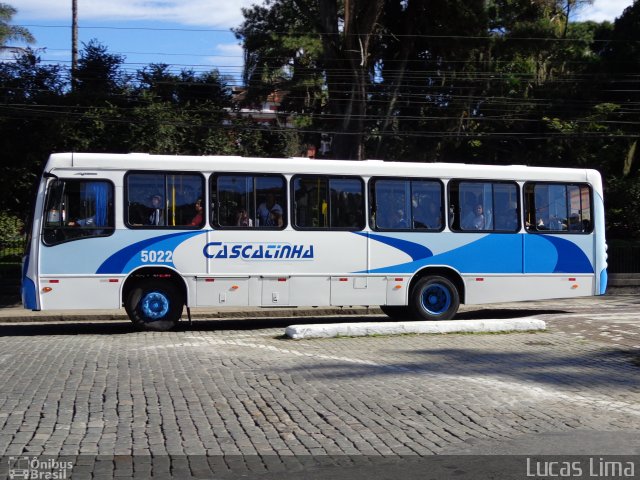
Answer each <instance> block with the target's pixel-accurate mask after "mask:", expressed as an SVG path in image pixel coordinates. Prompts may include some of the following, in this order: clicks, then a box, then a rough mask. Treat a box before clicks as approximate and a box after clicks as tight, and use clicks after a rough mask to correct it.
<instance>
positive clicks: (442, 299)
mask: <svg viewBox="0 0 640 480" xmlns="http://www.w3.org/2000/svg"><path fill="white" fill-rule="evenodd" d="M422 306H423V307H424V309H425V310H426V311H427V312H428V313H430V314H431V315H441V314H443V313H444V312H446V311H447V310H449V307H451V292H449V289H448V288H447V287H446V286H444V285H442V284H441V283H433V284H431V285H429V286H428V287H427V288H425V289H424V291H423V292H422Z"/></svg>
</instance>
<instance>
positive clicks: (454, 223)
mask: <svg viewBox="0 0 640 480" xmlns="http://www.w3.org/2000/svg"><path fill="white" fill-rule="evenodd" d="M461 183H476V184H486V183H489V184H491V185H512V186H515V187H516V191H515V196H516V203H517V205H516V214H517V218H516V220H517V228H516V229H514V230H504V229H501V230H498V229H496V228H495V223H496V212H495V210H496V209H495V191H494V189H493V188H492V198H491V201H492V205H491V206H492V212H491V215H492V219H491V224H492V228H488V229H482V230H468V229H462V228H461V226H460V221H461V216H462V215H461V213H462V212H461V208H462V207H461V205H459V204H458V203H459V200H460V198H459V192H460V184H461ZM453 186H456V187H457V191H458V198H457V199H456V201H455V203H452V202H451V190H452V187H453ZM520 187H521V186H520V184H519V183H518V181H517V180H494V179H491V178H487V179H484V178H482V179H481V178H452V179H450V180H449V181H448V182H447V207H448V209H449V210H450V209H451V205H452V204H453V205H457V208H458V212H457V213H456V212H453V216H452V215H451V214H450V213H449V214H448V215H447V217H448V218H447V222H448V225H449V229H450V230H451V231H452V232H454V233H475V234H478V233H480V234H483V233H497V234H507V235H513V234H515V233H519V232H521V231H522V224H523V221H522V218H523V211H524V209H523V205H522V201H521V188H520ZM483 210H484V211H485V212H486V207H484V206H483ZM456 215H458V216H457V217H456ZM456 219H457V220H456Z"/></svg>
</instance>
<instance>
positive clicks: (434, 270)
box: [408, 265, 466, 304]
mask: <svg viewBox="0 0 640 480" xmlns="http://www.w3.org/2000/svg"><path fill="white" fill-rule="evenodd" d="M432 275H440V276H442V277H445V278H446V279H448V280H449V281H450V282H451V283H453V284H454V285H455V287H456V288H457V289H458V295H459V297H460V304H463V303H465V293H466V289H465V284H464V280H463V279H462V275H461V274H460V272H458V271H457V270H456V269H455V268H452V267H448V266H441V265H436V266H428V267H425V268H423V269H421V270H418V271H417V272H416V274H415V275H414V276H413V277H412V278H411V282H410V283H409V290H408V294H409V295H411V292H412V291H413V287H414V286H415V284H416V283H417V282H418V281H419V280H420V279H422V278H425V277H429V276H432Z"/></svg>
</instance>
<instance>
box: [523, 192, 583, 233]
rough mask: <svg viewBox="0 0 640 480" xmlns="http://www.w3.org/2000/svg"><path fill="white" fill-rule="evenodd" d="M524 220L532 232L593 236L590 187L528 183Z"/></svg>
mask: <svg viewBox="0 0 640 480" xmlns="http://www.w3.org/2000/svg"><path fill="white" fill-rule="evenodd" d="M525 218H526V222H525V227H526V228H527V230H528V231H530V232H537V231H540V232H546V233H590V232H591V231H592V230H593V225H592V224H591V190H590V189H589V187H588V186H587V185H575V184H560V183H533V182H532V183H527V184H526V185H525Z"/></svg>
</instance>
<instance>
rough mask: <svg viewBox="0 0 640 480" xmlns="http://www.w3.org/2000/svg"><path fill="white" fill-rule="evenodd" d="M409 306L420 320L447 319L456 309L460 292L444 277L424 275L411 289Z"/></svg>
mask: <svg viewBox="0 0 640 480" xmlns="http://www.w3.org/2000/svg"><path fill="white" fill-rule="evenodd" d="M410 306H411V310H412V311H413V313H414V315H415V316H416V317H417V318H418V319H420V320H449V319H451V318H453V317H454V316H455V314H456V312H457V311H458V307H459V306H460V294H459V293H458V289H457V288H456V286H455V285H454V284H453V282H451V280H449V279H448V278H446V277H442V276H440V275H433V276H429V277H424V278H421V279H420V280H418V282H417V283H416V284H415V285H414V287H413V289H412V290H411V304H410Z"/></svg>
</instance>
